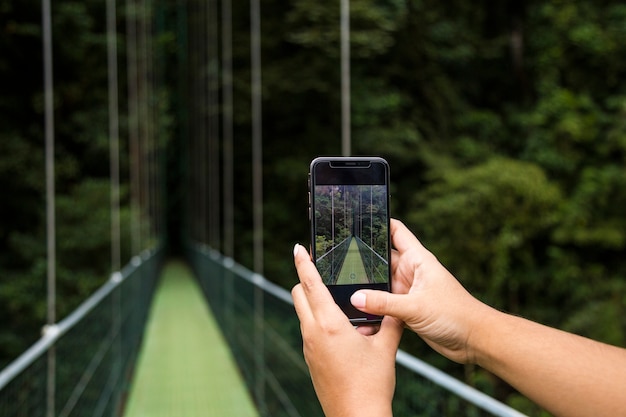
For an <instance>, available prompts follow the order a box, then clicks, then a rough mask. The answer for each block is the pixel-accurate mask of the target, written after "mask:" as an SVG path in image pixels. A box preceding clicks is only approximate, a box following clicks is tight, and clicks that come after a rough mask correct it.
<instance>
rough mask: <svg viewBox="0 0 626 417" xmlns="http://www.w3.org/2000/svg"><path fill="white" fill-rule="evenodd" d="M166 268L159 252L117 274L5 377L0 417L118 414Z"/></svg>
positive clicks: (0, 384)
mask: <svg viewBox="0 0 626 417" xmlns="http://www.w3.org/2000/svg"><path fill="white" fill-rule="evenodd" d="M160 263H161V251H153V252H145V253H144V254H142V256H140V257H139V256H138V257H135V258H133V260H132V261H131V263H130V264H129V265H128V266H126V267H125V268H124V269H123V270H122V271H121V272H120V273H116V274H114V275H113V276H112V277H111V279H110V280H109V281H107V283H106V284H104V285H103V286H102V287H100V289H98V291H96V292H95V293H94V294H93V295H92V296H91V297H90V298H88V299H87V300H85V301H84V302H83V303H82V304H81V305H80V306H79V307H78V308H77V309H76V310H75V311H74V312H73V313H72V314H70V315H69V316H68V317H67V318H65V319H64V320H62V321H61V322H59V323H58V324H56V325H55V326H51V327H49V328H48V329H47V331H46V332H45V333H44V336H43V337H42V338H41V339H40V340H39V341H38V342H37V343H35V344H34V345H33V346H32V347H31V348H30V349H28V350H27V351H26V352H24V354H22V355H21V356H20V357H19V358H18V359H16V360H15V361H14V362H12V363H11V364H9V366H7V367H6V368H5V369H4V370H3V371H2V372H1V373H0V416H2V417H18V416H20V417H21V416H24V417H39V416H41V417H44V416H46V417H48V416H59V417H63V416H76V417H83V416H113V415H119V414H120V412H121V407H122V403H123V401H122V399H123V395H124V391H125V389H126V385H127V383H126V381H128V379H129V373H130V370H131V366H132V363H133V361H134V359H135V357H136V355H137V351H138V349H139V344H140V342H141V336H142V334H143V329H144V324H145V321H146V317H147V313H148V308H149V304H150V300H151V298H152V293H153V291H154V286H155V282H156V278H157V276H158V270H159V267H160Z"/></svg>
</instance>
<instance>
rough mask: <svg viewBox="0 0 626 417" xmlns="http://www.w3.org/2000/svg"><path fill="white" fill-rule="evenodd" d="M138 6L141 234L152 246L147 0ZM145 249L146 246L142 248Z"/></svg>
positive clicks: (146, 242)
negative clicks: (149, 174) (148, 155)
mask: <svg viewBox="0 0 626 417" xmlns="http://www.w3.org/2000/svg"><path fill="white" fill-rule="evenodd" d="M137 5H138V7H137V12H138V13H137V18H138V19H137V22H138V26H137V41H138V42H137V46H138V50H139V51H140V52H139V53H138V61H137V67H138V77H137V93H138V94H137V99H138V117H139V120H138V123H139V141H138V143H139V152H138V158H139V167H140V178H139V193H140V203H139V210H140V215H139V217H140V225H141V236H142V242H143V245H142V246H144V247H149V246H150V240H151V233H150V217H149V215H150V208H149V201H150V182H149V180H148V172H149V164H148V160H147V159H148V158H147V157H146V155H147V153H148V152H149V146H148V145H149V143H148V140H147V138H148V132H147V130H148V124H149V122H148V98H147V89H148V85H147V82H148V79H147V75H146V74H147V71H148V70H147V65H148V62H147V61H148V59H147V42H146V20H147V17H146V0H141V1H140V2H139V3H138V4H137ZM142 249H144V248H142Z"/></svg>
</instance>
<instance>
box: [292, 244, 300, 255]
mask: <svg viewBox="0 0 626 417" xmlns="http://www.w3.org/2000/svg"><path fill="white" fill-rule="evenodd" d="M299 250H300V244H298V243H296V244H295V245H294V247H293V256H296V255H297V254H298V251H299Z"/></svg>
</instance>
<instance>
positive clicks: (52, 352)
mask: <svg viewBox="0 0 626 417" xmlns="http://www.w3.org/2000/svg"><path fill="white" fill-rule="evenodd" d="M41 14H42V32H43V39H42V41H43V62H44V74H43V82H44V106H45V109H44V129H45V133H44V136H45V152H46V169H45V171H46V249H47V305H48V307H47V327H46V329H47V330H48V331H49V330H50V329H51V328H52V326H54V325H55V322H56V213H55V187H54V183H55V181H54V180H55V173H54V101H53V100H54V84H53V78H52V73H53V71H52V16H51V15H52V13H51V10H50V0H42V2H41ZM47 359H48V366H47V383H46V416H47V417H53V416H54V412H55V396H56V347H55V346H51V347H50V348H49V349H48V358H47Z"/></svg>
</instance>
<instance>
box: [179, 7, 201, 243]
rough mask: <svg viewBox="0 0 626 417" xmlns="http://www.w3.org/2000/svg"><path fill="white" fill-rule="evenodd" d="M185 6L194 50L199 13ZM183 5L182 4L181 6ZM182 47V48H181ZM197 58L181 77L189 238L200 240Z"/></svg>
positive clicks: (192, 56) (190, 46) (191, 58)
mask: <svg viewBox="0 0 626 417" xmlns="http://www.w3.org/2000/svg"><path fill="white" fill-rule="evenodd" d="M181 3H182V1H181ZM185 6H186V7H187V9H185V15H186V16H188V20H187V24H186V25H185V27H184V30H186V31H187V32H186V33H187V35H188V39H189V41H188V46H187V48H188V50H189V51H193V50H194V48H195V45H196V38H195V30H196V25H195V21H196V18H197V13H196V12H195V9H193V7H194V6H195V3H194V2H187V3H186V4H185ZM181 7H182V6H181ZM182 14H183V13H180V14H179V15H182ZM180 49H182V48H180ZM196 59H197V56H196V54H193V53H192V54H188V65H189V66H188V68H187V71H186V72H185V73H183V74H181V75H182V76H181V77H180V78H181V79H188V80H189V84H188V85H187V88H186V90H185V98H186V99H187V103H189V105H188V106H187V107H188V108H189V113H188V120H187V123H186V125H187V126H188V137H187V140H188V144H187V146H188V149H189V153H188V158H189V161H188V164H189V165H188V170H189V172H188V175H187V181H188V190H187V205H188V207H187V215H188V216H189V230H188V232H189V238H190V239H191V240H192V241H199V240H200V239H199V236H198V229H199V226H200V225H199V222H198V219H197V215H198V213H199V211H198V205H199V204H198V203H199V200H198V195H197V192H196V189H197V185H196V184H197V181H199V180H200V175H199V174H200V173H199V172H197V166H198V164H197V161H198V149H197V141H196V129H197V122H196V112H197V111H198V106H197V102H196V97H197V95H196V91H197V90H198V86H197V78H196V75H197V71H196V70H195V67H196V64H195V60H196Z"/></svg>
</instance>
